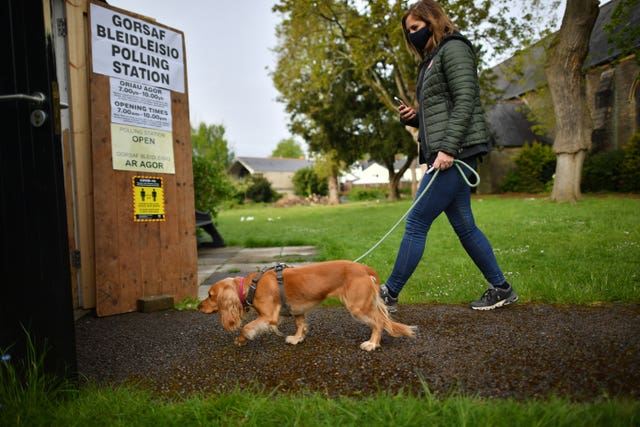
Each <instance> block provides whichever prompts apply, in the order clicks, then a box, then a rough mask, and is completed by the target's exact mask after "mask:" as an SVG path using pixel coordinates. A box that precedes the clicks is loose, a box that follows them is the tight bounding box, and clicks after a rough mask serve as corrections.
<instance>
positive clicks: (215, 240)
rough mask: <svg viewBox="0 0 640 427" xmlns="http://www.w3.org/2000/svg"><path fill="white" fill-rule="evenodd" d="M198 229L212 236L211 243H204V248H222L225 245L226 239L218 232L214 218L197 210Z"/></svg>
mask: <svg viewBox="0 0 640 427" xmlns="http://www.w3.org/2000/svg"><path fill="white" fill-rule="evenodd" d="M196 227H200V228H202V229H203V230H204V231H206V232H207V233H208V234H209V235H210V236H211V242H202V243H201V245H202V246H210V247H214V248H222V247H224V246H226V245H225V243H224V239H223V238H222V236H221V235H220V233H218V230H216V227H215V225H214V224H213V218H211V214H210V213H209V212H203V211H199V210H197V209H196Z"/></svg>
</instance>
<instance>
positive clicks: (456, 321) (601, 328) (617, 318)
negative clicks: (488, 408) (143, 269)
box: [76, 303, 640, 400]
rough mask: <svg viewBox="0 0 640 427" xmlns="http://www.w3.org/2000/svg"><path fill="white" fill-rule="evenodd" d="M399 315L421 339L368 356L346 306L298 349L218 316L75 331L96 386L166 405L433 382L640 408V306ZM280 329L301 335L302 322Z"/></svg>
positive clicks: (415, 308)
mask: <svg viewBox="0 0 640 427" xmlns="http://www.w3.org/2000/svg"><path fill="white" fill-rule="evenodd" d="M248 317H249V318H252V317H254V316H253V313H249V316H248ZM394 317H395V318H396V319H397V320H399V321H402V322H404V323H407V324H411V325H417V326H418V333H417V338H416V339H408V338H392V337H390V336H388V335H386V334H385V335H384V337H383V339H382V348H381V349H378V350H376V351H375V352H371V353H368V352H365V351H362V350H360V349H359V344H360V343H361V342H362V341H365V340H366V339H367V338H368V336H369V329H368V328H367V327H366V326H364V325H362V324H360V323H358V322H356V321H355V320H353V319H352V318H351V317H350V315H349V313H348V312H347V310H346V309H345V308H344V307H330V308H324V307H323V308H318V309H317V310H315V311H314V312H312V313H311V315H309V325H310V332H309V334H308V335H307V338H306V340H305V341H304V342H303V343H301V344H299V345H297V346H290V345H287V344H285V342H284V338H282V337H278V336H276V335H274V334H265V335H262V336H260V337H258V338H257V339H256V340H254V341H251V342H249V343H248V344H247V345H246V346H244V347H236V346H235V345H234V344H233V339H234V338H235V334H232V333H229V332H227V331H225V330H223V329H222V327H221V325H220V320H219V316H218V315H217V314H213V315H205V314H202V313H200V312H197V311H174V310H169V311H165V312H158V313H149V314H143V313H129V314H122V315H117V316H111V317H105V318H96V317H95V316H93V315H91V314H90V315H87V316H84V317H83V318H81V319H79V320H78V321H77V322H76V341H77V349H78V368H79V371H80V372H81V374H82V375H84V376H86V378H87V379H88V380H92V381H96V382H99V383H104V382H106V383H116V384H119V383H123V382H135V383H142V384H144V385H145V386H148V387H150V388H151V389H152V390H153V391H155V392H156V393H158V394H160V395H162V396H173V395H175V394H178V395H192V394H196V393H204V394H211V393H219V392H224V391H228V390H231V389H233V388H234V387H236V386H239V387H258V388H260V389H264V390H266V391H272V390H274V389H277V390H278V391H279V392H304V391H316V392H320V393H323V394H326V395H328V396H336V395H348V396H363V395H368V394H371V393H376V392H378V391H380V390H386V391H390V392H396V391H399V390H404V391H411V392H415V393H422V392H423V390H424V389H423V383H424V384H426V385H427V386H428V387H429V389H430V390H431V391H432V392H436V393H447V392H451V391H456V392H462V393H465V394H473V395H478V396H482V397H500V398H516V399H530V398H542V397H546V396H549V395H550V394H555V395H559V396H565V397H570V398H572V399H575V400H592V399H595V398H598V397H601V396H626V397H631V398H634V399H637V398H640V305H622V304H606V305H600V306H589V307H586V306H553V305H542V304H523V303H518V304H514V305H511V306H509V307H506V308H504V309H500V310H495V311H489V312H477V311H474V310H471V309H469V308H468V306H466V305H464V306H463V305H401V306H400V310H399V312H398V313H396V315H395V316H394ZM280 329H281V331H282V332H283V333H285V334H291V333H293V331H294V329H295V327H294V323H293V319H292V318H284V320H283V321H282V324H281V327H280Z"/></svg>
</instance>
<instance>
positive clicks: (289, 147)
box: [271, 138, 304, 159]
mask: <svg viewBox="0 0 640 427" xmlns="http://www.w3.org/2000/svg"><path fill="white" fill-rule="evenodd" d="M271 157H281V158H284V159H301V158H304V151H302V147H300V144H298V143H297V142H296V140H295V139H293V138H287V139H283V140H282V141H280V142H279V143H278V146H277V147H276V149H275V150H273V152H272V153H271Z"/></svg>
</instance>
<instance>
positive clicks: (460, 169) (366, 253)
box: [354, 159, 480, 262]
mask: <svg viewBox="0 0 640 427" xmlns="http://www.w3.org/2000/svg"><path fill="white" fill-rule="evenodd" d="M453 164H454V165H455V167H456V168H457V169H458V172H460V175H462V179H463V180H464V182H465V183H466V184H467V185H468V186H469V187H477V186H478V185H479V184H480V175H478V172H476V171H475V170H474V169H473V168H472V167H471V166H469V165H468V164H466V163H465V162H463V161H460V160H457V159H456V160H454V161H453ZM461 165H462V166H461ZM462 167H465V168H467V169H468V170H470V171H471V173H472V174H473V175H475V177H476V182H475V183H474V184H472V183H471V182H470V181H469V179H468V178H467V176H466V175H465V173H464V171H463V170H462ZM434 170H435V174H433V178H431V181H429V183H428V184H427V186H426V187H425V188H424V190H422V193H420V195H419V196H418V197H417V198H416V199H415V200H414V202H413V203H412V204H411V206H410V207H409V209H407V211H406V212H405V213H404V215H402V217H400V219H399V220H398V222H396V223H395V224H394V226H393V227H391V229H390V230H389V231H388V232H387V233H386V234H385V235H384V236H382V238H381V239H380V240H378V243H376V244H375V245H373V246H372V247H371V249H369V250H368V251H367V252H365V253H364V254H362V255H360V256H359V257H358V258H356V259H355V260H354V262H360V260H361V259H362V258H365V257H366V256H367V255H369V254H370V253H371V252H373V251H374V250H376V248H377V247H378V246H380V244H381V243H382V242H384V241H385V240H386V239H387V237H389V235H390V234H391V233H393V231H394V230H395V229H396V228H398V226H399V225H400V223H401V222H402V221H404V219H405V218H406V217H407V215H409V212H411V209H413V208H414V206H415V205H416V204H418V202H419V201H420V199H422V196H424V195H425V194H427V190H429V188H430V187H431V185H432V184H433V182H434V181H435V180H436V177H437V176H438V174H439V173H440V169H434V168H433V166H432V167H431V168H430V169H429V170H428V171H427V172H426V173H427V175H428V174H430V173H431V172H433V171H434Z"/></svg>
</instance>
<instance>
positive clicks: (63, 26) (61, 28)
mask: <svg viewBox="0 0 640 427" xmlns="http://www.w3.org/2000/svg"><path fill="white" fill-rule="evenodd" d="M57 26H58V37H67V20H66V19H64V18H58V20H57Z"/></svg>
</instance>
